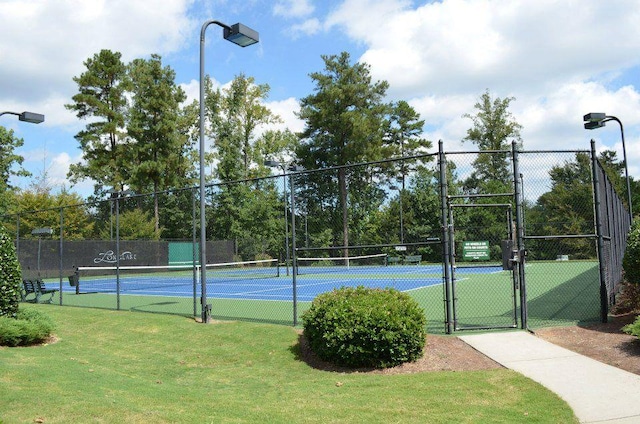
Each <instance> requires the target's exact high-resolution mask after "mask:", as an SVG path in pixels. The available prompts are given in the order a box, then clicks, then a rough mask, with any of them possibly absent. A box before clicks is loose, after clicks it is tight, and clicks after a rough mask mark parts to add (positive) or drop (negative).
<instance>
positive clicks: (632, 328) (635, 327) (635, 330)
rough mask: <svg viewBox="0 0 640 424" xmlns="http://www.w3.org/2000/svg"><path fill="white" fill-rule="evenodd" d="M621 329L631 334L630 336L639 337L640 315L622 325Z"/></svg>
mask: <svg viewBox="0 0 640 424" xmlns="http://www.w3.org/2000/svg"><path fill="white" fill-rule="evenodd" d="M622 331H624V332H625V333H627V334H631V335H632V336H636V337H637V338H639V339H640V316H637V317H636V320H635V321H634V322H633V323H631V324H627V325H625V326H624V327H622Z"/></svg>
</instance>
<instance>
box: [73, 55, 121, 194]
mask: <svg viewBox="0 0 640 424" xmlns="http://www.w3.org/2000/svg"><path fill="white" fill-rule="evenodd" d="M121 57H122V55H121V54H120V53H117V52H116V53H114V52H112V51H110V50H101V51H100V53H97V54H95V55H94V56H93V57H92V58H89V59H87V60H86V61H85V62H84V65H85V67H86V71H85V72H83V73H82V74H81V75H80V76H79V77H74V78H73V80H74V81H75V83H76V84H77V85H78V93H77V94H75V95H74V96H73V97H72V100H73V103H70V104H67V105H65V106H66V108H67V109H69V110H71V111H73V112H75V113H76V116H77V117H78V118H80V119H86V120H88V121H89V123H88V124H87V125H86V127H85V129H84V130H82V131H80V132H79V133H78V134H76V136H75V138H76V140H78V142H79V143H80V148H81V149H82V154H83V161H82V162H79V163H76V164H72V165H71V166H70V168H69V178H70V179H71V181H72V182H76V181H79V180H82V179H85V178H92V179H93V180H95V181H96V188H95V190H96V193H98V192H100V191H101V190H102V187H103V186H107V187H115V188H118V189H121V188H122V187H123V185H124V183H125V181H126V179H127V176H128V175H127V166H126V163H125V162H124V160H125V155H124V154H123V151H122V150H123V145H122V144H123V138H124V137H123V132H124V126H125V117H126V113H127V101H126V91H127V78H126V74H127V67H126V65H125V64H124V63H123V62H122V60H121Z"/></svg>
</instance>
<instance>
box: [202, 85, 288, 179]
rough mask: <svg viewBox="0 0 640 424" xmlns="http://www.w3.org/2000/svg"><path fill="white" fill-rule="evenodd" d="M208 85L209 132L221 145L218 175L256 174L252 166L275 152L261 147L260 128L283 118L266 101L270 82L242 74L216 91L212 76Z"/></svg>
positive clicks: (217, 143) (260, 162) (238, 175)
mask: <svg viewBox="0 0 640 424" xmlns="http://www.w3.org/2000/svg"><path fill="white" fill-rule="evenodd" d="M205 89H206V92H207V97H206V100H205V101H206V110H207V117H208V118H209V126H208V128H207V129H208V131H207V133H208V135H209V136H210V137H212V138H213V139H214V145H215V147H216V148H217V152H216V154H215V156H214V159H216V160H217V161H218V165H217V167H216V169H217V177H218V178H219V179H220V180H221V181H236V180H239V179H246V178H251V177H254V176H255V175H253V174H252V168H255V165H257V164H258V165H261V164H262V162H263V160H264V156H265V153H271V152H262V151H260V147H262V146H263V145H264V144H261V143H259V142H258V140H257V139H256V129H257V128H258V127H259V126H263V125H269V124H273V123H277V122H280V117H279V116H277V115H275V114H273V113H272V112H271V110H269V108H267V107H266V106H265V105H264V104H263V102H264V101H265V100H266V99H267V97H268V96H269V90H270V87H269V85H268V84H256V83H255V79H254V78H253V77H247V76H245V75H244V74H240V75H238V76H236V77H235V78H234V79H233V81H232V82H231V85H230V86H229V88H224V89H218V90H215V91H214V90H213V89H212V87H211V83H210V80H208V82H207V84H206V85H205ZM272 135H277V133H275V132H272Z"/></svg>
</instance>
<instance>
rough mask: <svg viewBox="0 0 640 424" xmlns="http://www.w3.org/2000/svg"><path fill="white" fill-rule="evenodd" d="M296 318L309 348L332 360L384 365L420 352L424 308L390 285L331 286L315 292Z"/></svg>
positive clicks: (408, 359) (354, 365)
mask: <svg viewBox="0 0 640 424" xmlns="http://www.w3.org/2000/svg"><path fill="white" fill-rule="evenodd" d="M302 320H303V327H304V335H305V337H306V338H307V340H308V342H309V346H310V347H311V349H312V350H313V351H314V352H315V353H316V354H317V355H318V356H319V357H320V358H321V359H323V360H325V361H329V362H332V363H334V364H336V365H340V366H346V367H351V368H358V367H373V368H387V367H392V366H395V365H399V364H402V363H404V362H411V361H415V360H416V359H418V358H420V357H421V356H422V354H423V348H424V343H425V337H426V333H425V328H426V319H425V316H424V311H423V310H422V309H421V308H420V306H419V305H418V303H417V302H416V301H415V300H414V299H412V298H411V297H410V296H409V295H407V294H406V293H401V292H399V291H397V290H395V289H385V290H380V289H369V288H365V287H357V288H349V287H343V288H341V289H339V290H333V291H331V292H328V293H324V294H321V295H320V296H318V297H316V298H315V299H314V300H313V302H312V304H311V308H310V309H309V310H307V311H306V312H305V313H304V314H303V315H302Z"/></svg>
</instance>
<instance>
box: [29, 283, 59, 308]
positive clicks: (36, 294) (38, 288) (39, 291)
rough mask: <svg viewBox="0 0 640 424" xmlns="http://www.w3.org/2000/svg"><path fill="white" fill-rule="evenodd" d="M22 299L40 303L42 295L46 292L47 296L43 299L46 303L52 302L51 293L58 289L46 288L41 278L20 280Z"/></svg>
mask: <svg viewBox="0 0 640 424" xmlns="http://www.w3.org/2000/svg"><path fill="white" fill-rule="evenodd" d="M22 288H23V290H22V301H23V302H32V303H40V299H41V298H42V295H45V294H48V295H49V298H48V299H46V300H45V302H47V303H51V302H53V295H54V294H56V292H57V291H58V289H48V288H47V287H46V286H45V284H44V281H42V280H39V279H37V280H22ZM29 296H32V298H29Z"/></svg>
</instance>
